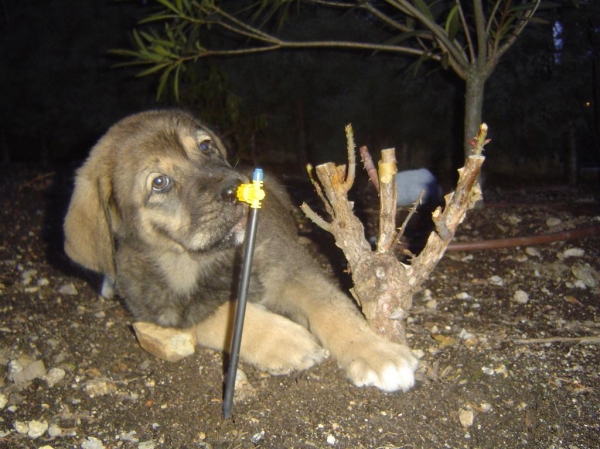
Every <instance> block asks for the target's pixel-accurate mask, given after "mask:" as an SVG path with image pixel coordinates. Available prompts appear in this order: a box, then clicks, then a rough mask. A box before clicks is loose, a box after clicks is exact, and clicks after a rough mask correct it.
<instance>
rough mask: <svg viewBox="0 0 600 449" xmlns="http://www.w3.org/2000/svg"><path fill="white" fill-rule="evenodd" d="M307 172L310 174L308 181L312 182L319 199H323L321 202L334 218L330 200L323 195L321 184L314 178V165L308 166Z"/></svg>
mask: <svg viewBox="0 0 600 449" xmlns="http://www.w3.org/2000/svg"><path fill="white" fill-rule="evenodd" d="M306 172H307V173H308V179H310V182H311V184H312V185H313V187H314V189H315V192H317V195H319V198H321V201H322V202H323V205H324V206H325V209H326V210H327V213H328V214H329V215H331V216H332V217H333V208H332V207H331V204H330V203H329V200H328V199H327V198H326V197H325V195H323V189H322V188H321V184H319V182H318V181H317V180H316V179H315V178H314V176H313V166H312V164H306Z"/></svg>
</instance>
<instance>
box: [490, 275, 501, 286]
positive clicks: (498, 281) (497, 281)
mask: <svg viewBox="0 0 600 449" xmlns="http://www.w3.org/2000/svg"><path fill="white" fill-rule="evenodd" d="M488 281H490V284H492V285H497V286H502V285H504V279H502V278H501V277H500V276H492V277H491V278H489V279H488Z"/></svg>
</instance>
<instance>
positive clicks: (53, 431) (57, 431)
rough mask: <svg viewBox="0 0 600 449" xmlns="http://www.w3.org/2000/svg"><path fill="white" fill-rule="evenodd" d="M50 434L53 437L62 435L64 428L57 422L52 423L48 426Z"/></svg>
mask: <svg viewBox="0 0 600 449" xmlns="http://www.w3.org/2000/svg"><path fill="white" fill-rule="evenodd" d="M48 435H50V436H51V437H52V438H56V437H59V436H61V435H62V429H61V428H60V427H59V426H58V425H57V424H50V427H48Z"/></svg>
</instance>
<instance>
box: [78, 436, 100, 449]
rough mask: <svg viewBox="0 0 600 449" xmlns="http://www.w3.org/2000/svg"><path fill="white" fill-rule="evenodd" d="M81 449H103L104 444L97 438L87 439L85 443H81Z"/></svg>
mask: <svg viewBox="0 0 600 449" xmlns="http://www.w3.org/2000/svg"><path fill="white" fill-rule="evenodd" d="M81 449H104V444H102V441H100V440H99V439H98V438H94V437H88V438H87V441H84V442H83V443H81Z"/></svg>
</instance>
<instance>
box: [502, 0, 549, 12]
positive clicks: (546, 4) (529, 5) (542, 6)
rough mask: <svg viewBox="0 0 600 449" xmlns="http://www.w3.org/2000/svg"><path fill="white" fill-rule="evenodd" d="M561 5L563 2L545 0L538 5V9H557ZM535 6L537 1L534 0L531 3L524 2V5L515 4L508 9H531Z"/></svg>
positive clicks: (511, 10) (512, 10)
mask: <svg viewBox="0 0 600 449" xmlns="http://www.w3.org/2000/svg"><path fill="white" fill-rule="evenodd" d="M560 6H561V4H560V3H556V2H543V3H540V4H539V5H538V6H537V9H536V10H537V11H540V10H542V9H555V8H558V7H560ZM535 7H536V4H535V2H533V1H532V2H531V3H524V4H522V5H517V6H513V7H512V8H510V9H509V10H508V12H517V11H529V10H531V9H533V8H535Z"/></svg>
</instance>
